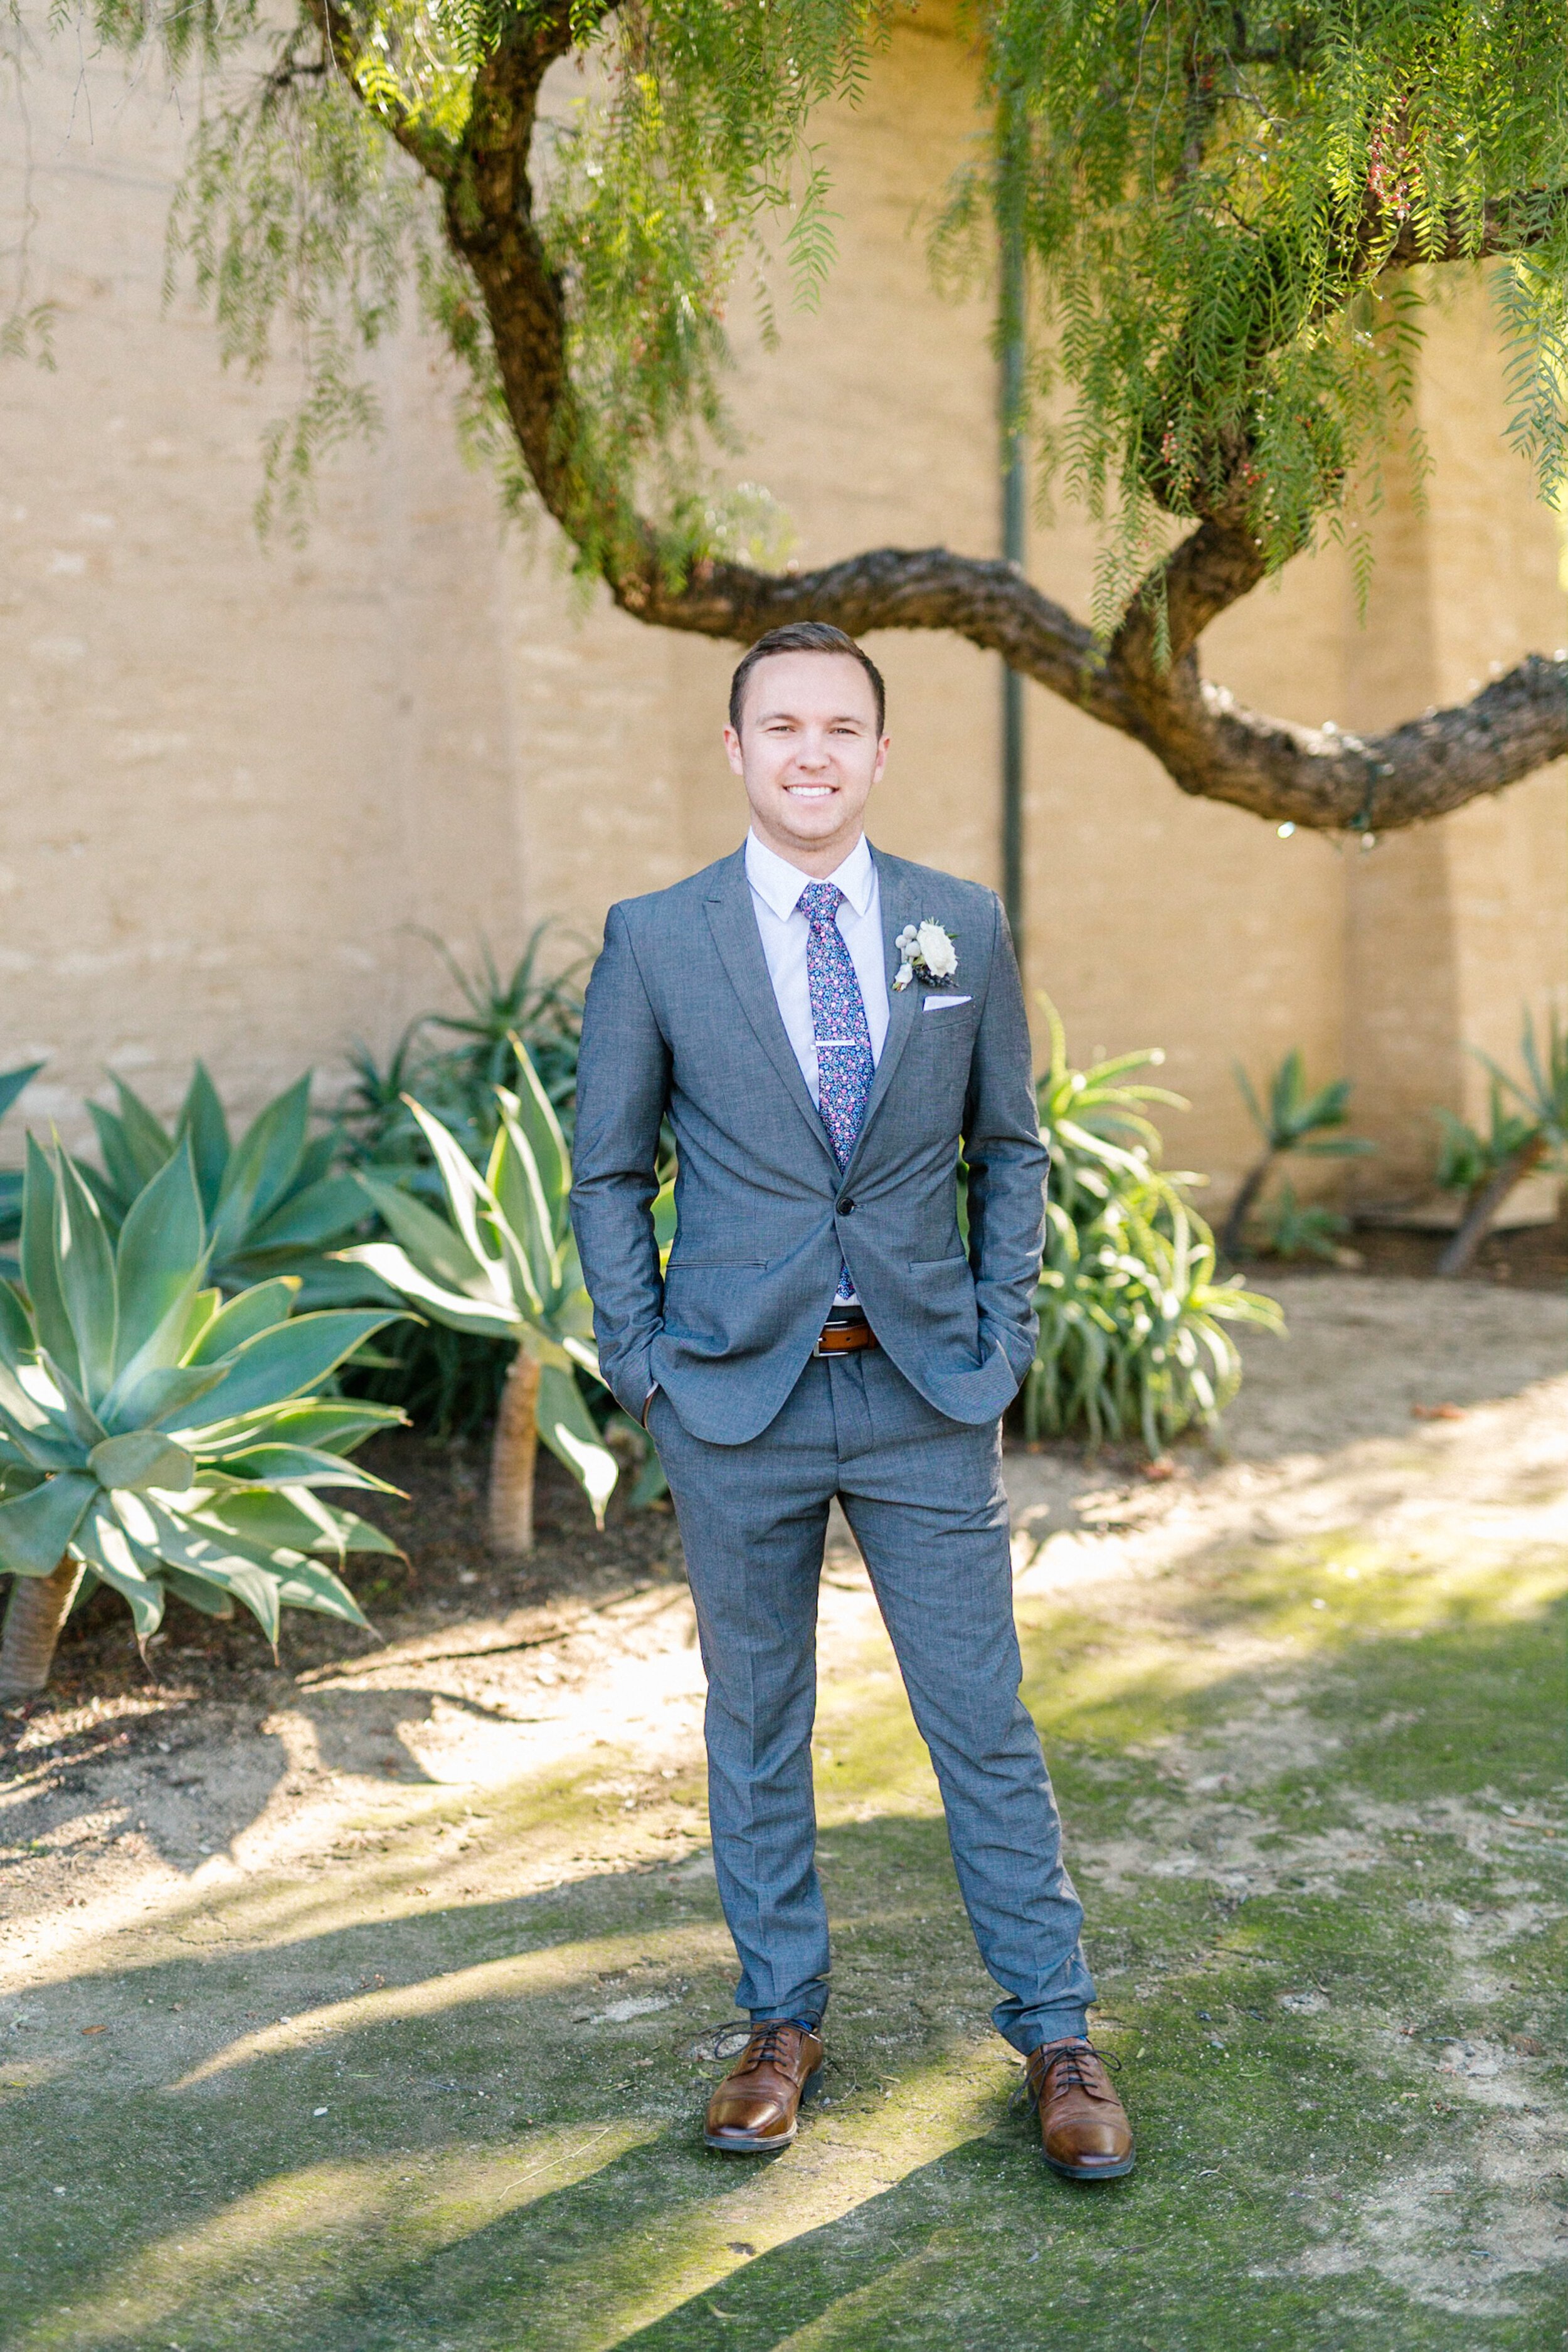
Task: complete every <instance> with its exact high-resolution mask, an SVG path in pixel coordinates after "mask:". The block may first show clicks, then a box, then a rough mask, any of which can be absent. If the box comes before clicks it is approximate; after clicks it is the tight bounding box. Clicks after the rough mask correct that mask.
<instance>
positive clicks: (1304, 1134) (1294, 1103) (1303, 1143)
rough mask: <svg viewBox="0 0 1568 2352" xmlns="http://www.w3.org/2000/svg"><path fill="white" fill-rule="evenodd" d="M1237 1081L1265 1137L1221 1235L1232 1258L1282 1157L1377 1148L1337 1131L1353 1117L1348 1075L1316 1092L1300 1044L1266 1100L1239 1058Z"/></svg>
mask: <svg viewBox="0 0 1568 2352" xmlns="http://www.w3.org/2000/svg"><path fill="white" fill-rule="evenodd" d="M1236 1083H1237V1087H1239V1088H1240V1090H1241V1098H1242V1100H1243V1102H1244V1103H1245V1104H1246V1105H1247V1111H1248V1113H1249V1115H1250V1117H1251V1119H1252V1123H1253V1125H1254V1127H1256V1129H1258V1134H1259V1135H1260V1136H1261V1137H1262V1139H1263V1150H1262V1151H1261V1152H1260V1153H1259V1155H1258V1158H1257V1159H1256V1160H1254V1161H1253V1163H1252V1165H1251V1167H1250V1168H1249V1169H1248V1170H1247V1173H1246V1175H1245V1176H1244V1177H1243V1178H1242V1180H1241V1182H1240V1185H1239V1186H1238V1187H1237V1194H1236V1198H1235V1199H1234V1200H1233V1201H1232V1202H1231V1204H1230V1209H1229V1213H1228V1214H1227V1215H1226V1221H1225V1228H1224V1231H1223V1232H1222V1233H1221V1234H1220V1244H1219V1245H1220V1249H1221V1251H1222V1253H1223V1254H1224V1255H1225V1256H1226V1257H1227V1258H1230V1259H1231V1260H1233V1261H1234V1260H1235V1259H1237V1258H1238V1257H1239V1256H1240V1255H1241V1253H1242V1249H1243V1247H1244V1246H1245V1244H1246V1238H1247V1219H1248V1217H1250V1216H1251V1214H1252V1212H1253V1209H1254V1207H1255V1206H1256V1204H1257V1201H1258V1194H1259V1193H1260V1192H1262V1190H1263V1187H1264V1185H1265V1184H1266V1183H1267V1182H1268V1179H1269V1176H1270V1175H1271V1173H1272V1172H1273V1169H1274V1165H1275V1162H1276V1161H1277V1160H1283V1159H1284V1158H1286V1157H1287V1155H1288V1154H1291V1153H1300V1154H1301V1155H1302V1156H1303V1157H1304V1158H1307V1159H1311V1160H1357V1159H1360V1158H1362V1157H1363V1155H1364V1154H1365V1153H1366V1152H1369V1151H1371V1150H1374V1149H1375V1146H1373V1144H1371V1143H1369V1142H1367V1141H1366V1140H1365V1139H1364V1138H1363V1137H1362V1136H1357V1135H1342V1134H1340V1133H1339V1132H1338V1129H1341V1128H1342V1127H1343V1126H1344V1124H1345V1121H1346V1119H1347V1118H1349V1116H1350V1098H1351V1081H1350V1080H1349V1078H1334V1079H1332V1080H1331V1082H1330V1084H1329V1085H1328V1086H1326V1087H1319V1088H1318V1090H1317V1092H1316V1093H1315V1094H1314V1093H1313V1092H1312V1091H1311V1089H1310V1087H1308V1084H1307V1066H1306V1064H1305V1062H1304V1061H1303V1060H1302V1058H1301V1051H1300V1046H1292V1047H1291V1049H1290V1051H1289V1053H1288V1054H1287V1055H1286V1056H1285V1059H1284V1060H1283V1061H1282V1062H1281V1063H1280V1065H1279V1068H1278V1069H1277V1070H1276V1071H1275V1073H1274V1076H1272V1077H1271V1078H1270V1079H1269V1081H1268V1100H1267V1102H1266V1103H1260V1102H1259V1101H1258V1097H1257V1095H1256V1094H1255V1093H1254V1092H1253V1087H1252V1081H1251V1079H1250V1078H1249V1077H1248V1076H1247V1072H1246V1071H1245V1070H1244V1069H1243V1068H1242V1066H1241V1065H1240V1063H1239V1062H1237V1064H1236Z"/></svg>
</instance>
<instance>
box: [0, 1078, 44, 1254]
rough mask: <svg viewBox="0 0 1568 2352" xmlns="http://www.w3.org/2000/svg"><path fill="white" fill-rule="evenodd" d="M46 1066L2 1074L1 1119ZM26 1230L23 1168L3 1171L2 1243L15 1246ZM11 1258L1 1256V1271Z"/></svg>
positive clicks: (0, 1173) (0, 1171)
mask: <svg viewBox="0 0 1568 2352" xmlns="http://www.w3.org/2000/svg"><path fill="white" fill-rule="evenodd" d="M42 1068H43V1064H42V1062H25V1063H24V1064H23V1065H22V1066H21V1068H20V1069H16V1070H5V1071H0V1118H5V1113H6V1112H7V1111H8V1110H9V1109H10V1108H11V1106H12V1104H13V1103H14V1102H15V1101H16V1097H17V1096H18V1095H19V1094H20V1093H21V1091H22V1089H23V1087H25V1086H26V1085H27V1083H28V1081H29V1080H30V1079H32V1078H36V1077H37V1075H38V1072H39V1071H40V1070H41V1069H42ZM21 1229H22V1171H21V1170H20V1169H19V1168H0V1243H8V1242H14V1241H15V1240H16V1235H17V1234H19V1233H20V1231H21ZM9 1263H10V1261H9V1258H8V1257H7V1256H6V1255H4V1254H0V1270H4V1269H5V1266H7V1265H9Z"/></svg>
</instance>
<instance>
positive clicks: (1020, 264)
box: [999, 228, 1028, 966]
mask: <svg viewBox="0 0 1568 2352" xmlns="http://www.w3.org/2000/svg"><path fill="white" fill-rule="evenodd" d="M999 340H1000V343H1001V357H1002V365H1001V383H1000V394H1001V399H1000V409H1001V425H1002V449H1001V459H1002V554H1003V559H1004V561H1005V562H1007V563H1011V564H1015V565H1016V567H1017V568H1018V569H1019V570H1020V571H1022V569H1023V565H1024V558H1025V553H1026V529H1027V522H1028V512H1027V507H1026V492H1025V475H1024V439H1023V434H1022V432H1021V431H1020V429H1019V426H1020V420H1021V416H1022V413H1023V405H1024V240H1023V237H1022V235H1021V234H1020V233H1019V232H1018V231H1017V230H1016V229H1013V228H1007V229H1005V230H1004V233H1003V238H1002V317H1001V323H1000V338H999ZM1002 903H1003V905H1004V906H1005V908H1006V909H1007V921H1008V924H1009V926H1010V927H1011V929H1012V933H1013V945H1014V947H1015V949H1016V951H1017V957H1018V961H1019V964H1020V966H1021V965H1022V964H1023V961H1024V946H1025V942H1024V681H1023V679H1022V678H1021V677H1019V675H1018V673H1017V671H1016V669H1012V668H1009V667H1004V668H1003V671H1002Z"/></svg>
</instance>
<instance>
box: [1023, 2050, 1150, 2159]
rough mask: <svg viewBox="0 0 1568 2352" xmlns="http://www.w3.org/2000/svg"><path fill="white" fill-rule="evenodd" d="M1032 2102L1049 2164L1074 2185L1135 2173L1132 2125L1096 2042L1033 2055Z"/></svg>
mask: <svg viewBox="0 0 1568 2352" xmlns="http://www.w3.org/2000/svg"><path fill="white" fill-rule="evenodd" d="M1028 2084H1029V2097H1030V2099H1031V2100H1032V2101H1033V2103H1034V2105H1035V2107H1036V2109H1037V2113H1038V2115H1039V2118H1040V2142H1041V2145H1042V2147H1044V2149H1045V2153H1046V2162H1047V2164H1048V2165H1049V2166H1050V2168H1051V2169H1052V2171H1053V2172H1059V2173H1061V2174H1062V2176H1063V2178H1064V2179H1068V2180H1120V2179H1121V2177H1122V2175H1123V2174H1124V2173H1128V2172H1131V2169H1132V2126H1131V2124H1130V2123H1129V2122H1128V2120H1127V2110H1126V2108H1125V2107H1124V2106H1123V2105H1122V2104H1121V2100H1120V2099H1119V2098H1118V2097H1117V2095H1116V2094H1115V2092H1114V2091H1113V2090H1112V2089H1111V2087H1110V2075H1109V2074H1107V2073H1106V2071H1105V2061H1104V2059H1103V2058H1102V2057H1101V2056H1100V2053H1099V2051H1098V2050H1096V2049H1095V2048H1094V2047H1093V2046H1092V2044H1091V2043H1089V2042H1082V2041H1077V2040H1075V2041H1071V2042H1047V2043H1046V2045H1045V2047H1044V2048H1043V2049H1040V2050H1031V2051H1030V2053H1029V2068H1028Z"/></svg>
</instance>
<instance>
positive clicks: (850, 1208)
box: [838, 1201, 855, 1217]
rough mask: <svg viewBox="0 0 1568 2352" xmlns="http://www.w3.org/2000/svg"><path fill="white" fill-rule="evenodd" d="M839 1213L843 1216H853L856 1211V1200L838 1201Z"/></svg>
mask: <svg viewBox="0 0 1568 2352" xmlns="http://www.w3.org/2000/svg"><path fill="white" fill-rule="evenodd" d="M838 1213H839V1215H840V1216H841V1217H852V1216H853V1215H854V1213H855V1203H854V1202H853V1201H840V1202H839V1203H838Z"/></svg>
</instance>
